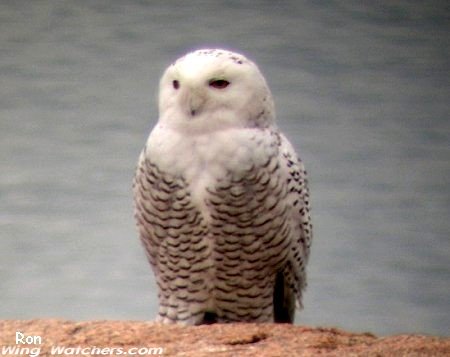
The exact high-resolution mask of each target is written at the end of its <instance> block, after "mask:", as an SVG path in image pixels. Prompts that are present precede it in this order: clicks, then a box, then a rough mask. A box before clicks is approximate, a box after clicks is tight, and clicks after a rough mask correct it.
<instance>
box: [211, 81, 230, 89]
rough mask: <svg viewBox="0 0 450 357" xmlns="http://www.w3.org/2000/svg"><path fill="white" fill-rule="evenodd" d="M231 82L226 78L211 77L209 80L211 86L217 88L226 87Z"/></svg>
mask: <svg viewBox="0 0 450 357" xmlns="http://www.w3.org/2000/svg"><path fill="white" fill-rule="evenodd" d="M229 84H230V82H228V81H227V80H225V79H211V80H210V81H209V86H210V87H213V88H217V89H224V88H226V87H228V85H229Z"/></svg>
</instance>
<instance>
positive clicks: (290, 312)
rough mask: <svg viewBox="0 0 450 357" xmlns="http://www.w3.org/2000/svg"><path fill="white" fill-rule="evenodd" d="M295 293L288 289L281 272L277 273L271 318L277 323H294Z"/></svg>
mask: <svg viewBox="0 0 450 357" xmlns="http://www.w3.org/2000/svg"><path fill="white" fill-rule="evenodd" d="M295 301H296V300H295V293H294V291H293V290H292V289H291V288H290V287H289V285H288V284H287V282H286V279H285V277H284V274H283V272H282V271H280V272H278V273H277V276H276V278H275V288H274V290H273V316H274V321H275V322H278V323H289V324H293V323H294V316H295Z"/></svg>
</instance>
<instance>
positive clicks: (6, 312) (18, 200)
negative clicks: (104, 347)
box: [0, 0, 450, 335]
mask: <svg viewBox="0 0 450 357" xmlns="http://www.w3.org/2000/svg"><path fill="white" fill-rule="evenodd" d="M449 23H450V7H449V5H448V3H447V2H446V1H427V2H421V1H417V2H416V1H395V2H392V1H377V2H360V1H340V0H338V1H330V2H326V1H285V2H274V1H245V2H244V1H242V2H241V1H89V2H85V1H75V0H72V1H47V0H39V1H23V0H17V1H4V0H3V1H0V318H3V319H30V318H47V317H52V318H67V319H76V320H85V319H126V320H131V319H134V320H149V319H152V318H154V317H155V314H156V309H157V301H156V292H155V283H154V279H153V276H152V274H151V272H150V269H149V266H148V264H147V262H146V260H145V257H144V253H143V250H142V249H141V246H140V243H139V240H138V237H137V233H136V231H135V228H134V222H133V218H132V199H131V180H132V176H133V172H134V168H135V164H136V160H137V157H138V154H139V151H140V150H141V148H142V146H143V144H144V142H145V139H146V137H147V135H148V132H149V130H150V129H151V127H152V126H153V125H154V124H155V121H156V118H157V107H156V96H157V85H158V80H159V77H160V75H161V74H162V72H163V70H164V69H165V67H166V66H167V65H168V64H169V63H170V62H171V61H173V60H174V59H176V58H177V57H179V56H180V55H182V54H184V53H185V52H187V51H188V50H191V49H194V48H198V47H226V48H231V49H236V50H239V51H242V52H243V53H245V54H247V55H248V56H249V57H251V58H252V59H254V60H255V61H256V62H257V63H258V64H259V66H260V68H261V70H262V71H263V73H264V74H265V76H266V78H267V80H268V82H269V84H270V87H271V89H272V92H273V94H274V97H275V101H276V105H277V113H278V124H279V126H280V127H281V128H282V130H283V131H285V132H286V133H287V135H288V137H289V138H290V139H291V140H292V142H293V143H294V146H295V147H296V149H297V150H298V152H299V154H300V156H301V157H302V159H303V160H304V162H305V163H306V166H307V169H308V171H309V173H310V186H311V191H312V205H313V220H314V226H315V239H314V244H313V250H312V256H311V259H310V265H309V286H308V290H307V292H306V294H305V301H304V305H305V309H304V310H303V311H302V312H301V313H300V314H299V315H298V316H297V322H298V323H299V324H308V325H312V326H339V327H342V328H346V329H350V330H355V331H371V332H375V333H378V334H383V335H384V334H390V333H400V332H417V333H429V334H439V335H449V334H450V333H449V326H450V293H449V292H450V259H449V257H450V236H449V234H450V118H449V110H450V105H449V91H450V90H449V88H450V87H449V84H450V80H449V79H450V78H449V73H450V66H449V58H450V53H449V52H450V51H449V48H450V46H449V45H450V40H449V39H450V35H449V32H450V31H449V29H450V25H449Z"/></svg>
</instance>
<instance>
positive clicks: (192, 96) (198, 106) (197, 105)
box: [187, 89, 206, 117]
mask: <svg viewBox="0 0 450 357" xmlns="http://www.w3.org/2000/svg"><path fill="white" fill-rule="evenodd" d="M205 102H206V98H205V96H204V95H203V93H201V92H200V91H197V90H195V89H191V90H190V91H189V94H188V101H187V104H188V110H189V115H190V116H191V117H195V116H196V115H198V114H199V113H200V112H201V110H202V108H203V105H204V104H205Z"/></svg>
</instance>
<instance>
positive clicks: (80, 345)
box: [0, 320, 450, 357]
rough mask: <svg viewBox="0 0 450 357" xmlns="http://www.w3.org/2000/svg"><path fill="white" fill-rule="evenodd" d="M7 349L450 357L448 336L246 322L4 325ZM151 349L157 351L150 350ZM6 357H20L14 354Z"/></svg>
mask: <svg viewBox="0 0 450 357" xmlns="http://www.w3.org/2000/svg"><path fill="white" fill-rule="evenodd" d="M16 332H21V333H23V336H25V337H24V338H23V341H29V342H39V339H37V340H36V341H34V340H33V336H39V337H40V338H41V339H42V344H40V345H39V344H36V345H33V344H31V345H27V344H16ZM27 336H28V337H27ZM8 347H10V348H22V349H23V350H22V351H21V352H27V350H25V349H26V348H28V349H30V353H33V351H34V352H35V350H31V349H32V348H39V347H40V354H39V355H40V356H51V355H52V354H51V351H52V348H55V347H60V348H68V349H67V350H66V351H65V352H66V355H75V354H76V352H77V351H76V349H78V352H79V353H78V355H83V356H102V355H111V356H115V355H120V354H119V352H120V351H119V350H118V349H122V350H121V351H122V352H128V354H129V355H130V354H131V353H136V354H135V355H143V354H142V353H140V354H137V352H147V354H144V355H152V354H153V355H155V354H157V353H158V352H159V350H158V349H157V348H159V347H161V348H162V349H163V351H164V353H163V355H164V356H196V357H201V356H211V355H217V356H221V357H222V356H224V357H226V356H317V355H320V356H377V357H378V356H408V357H409V356H450V338H448V337H447V338H443V337H441V338H439V337H432V336H422V335H398V336H389V337H376V336H374V335H372V334H370V333H350V332H346V331H342V330H339V329H334V328H309V327H302V326H292V325H282V324H244V323H239V324H214V325H204V326H191V327H183V326H174V325H159V324H157V323H153V322H137V321H88V322H72V321H64V320H28V321H18V320H5V321H0V348H2V349H3V348H8ZM131 348H138V349H142V350H141V351H138V350H130V349H131ZM148 348H153V350H146V349H148ZM81 349H83V350H82V351H81ZM113 349H114V350H113ZM5 351H6V350H5ZM80 351H81V352H80ZM16 352H17V351H16ZM0 355H1V352H0ZM3 355H4V356H8V355H10V356H13V355H16V356H17V355H18V353H14V352H12V351H10V353H9V354H8V353H5V352H4V353H3ZM22 355H23V354H22ZM60 355H63V354H60Z"/></svg>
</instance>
